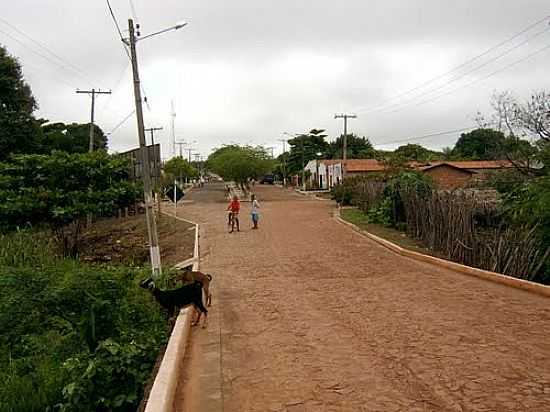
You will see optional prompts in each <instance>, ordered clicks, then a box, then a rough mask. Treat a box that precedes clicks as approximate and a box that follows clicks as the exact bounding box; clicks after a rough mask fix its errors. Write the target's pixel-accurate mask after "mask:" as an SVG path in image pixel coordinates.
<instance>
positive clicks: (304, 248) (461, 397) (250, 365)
mask: <svg viewBox="0 0 550 412" xmlns="http://www.w3.org/2000/svg"><path fill="white" fill-rule="evenodd" d="M222 187H223V186H222ZM209 191H210V192H209ZM218 192H219V193H221V192H222V190H219V191H217V189H216V187H215V186H207V187H206V188H205V189H204V190H203V193H202V194H198V195H197V198H196V202H195V203H194V204H191V205H189V207H188V208H187V209H186V210H185V211H184V213H185V215H186V216H188V217H192V218H194V219H195V220H197V221H199V222H202V223H203V227H202V235H203V237H202V239H201V250H202V252H201V253H202V254H203V256H204V259H203V260H202V266H201V268H202V269H203V270H206V271H208V272H210V273H212V274H213V276H214V282H213V284H212V285H213V288H212V289H213V292H214V300H213V305H214V306H213V307H212V311H211V312H213V313H214V314H215V315H216V316H218V317H219V325H220V329H219V330H217V329H216V327H215V325H212V324H211V325H210V326H209V329H208V330H206V331H203V330H197V329H196V330H194V331H193V336H192V338H191V339H192V348H193V350H192V351H190V358H189V359H187V360H186V368H188V370H186V371H185V373H184V375H183V378H184V379H183V382H182V383H181V384H180V389H179V400H180V403H179V405H178V410H180V411H186V410H195V411H211V410H221V409H220V408H219V405H220V404H221V405H222V407H223V410H224V411H225V412H245V411H258V412H260V411H261V412H265V411H281V412H282V411H288V412H298V411H316V412H317V411H339V412H342V411H350V412H351V411H353V412H357V411H380V412H382V411H383V412H387V411H390V412H391V411H408V412H421V411H422V412H424V411H449V412H450V411H453V412H454V411H456V412H458V411H498V412H506V411H537V412H538V411H550V340H549V339H548V330H549V329H550V300H549V299H548V298H544V297H540V296H537V295H534V294H530V293H528V292H524V291H521V290H517V289H513V288H510V287H506V286H502V285H498V284H494V283H490V282H487V281H483V280H481V279H477V278H473V277H468V276H465V275H462V274H459V273H455V272H453V271H450V270H446V269H441V268H438V267H436V266H432V265H429V264H425V263H421V262H416V261H413V260H410V259H407V258H405V257H401V256H398V255H396V254H394V253H392V252H391V251H389V250H387V249H385V248H383V247H381V246H379V245H378V244H376V243H374V242H373V241H371V240H369V239H366V238H364V237H362V236H361V235H359V234H357V233H355V232H354V231H353V230H351V229H350V228H348V227H346V226H344V225H341V224H339V223H337V222H336V221H335V220H334V219H333V218H332V210H331V205H330V203H329V202H326V201H325V202H323V201H316V200H311V199H307V198H305V197H302V196H300V195H296V194H293V193H290V192H288V191H283V190H281V189H278V188H274V187H262V186H257V187H256V193H257V195H258V198H259V201H260V203H261V206H262V216H261V220H260V230H257V231H255V230H251V229H250V222H249V220H250V219H249V216H248V215H247V213H248V208H249V205H248V204H243V210H242V213H241V219H242V221H241V227H242V228H243V229H244V230H243V232H241V233H233V234H228V233H227V232H226V226H225V223H224V222H225V213H224V209H225V207H224V204H223V203H221V202H219V203H218V202H216V201H215V200H216V199H219V197H217V196H218ZM208 193H210V194H211V196H210V197H209V195H208ZM218 335H219V336H218ZM206 342H207V343H208V345H210V346H208V347H211V348H213V349H212V353H213V352H214V350H217V351H219V352H220V355H221V356H220V357H219V361H218V360H216V362H218V363H219V374H218V375H216V374H212V375H211V376H208V379H207V380H206V381H207V382H211V383H212V386H213V387H216V386H218V387H219V388H220V392H221V401H219V399H211V398H212V397H211V398H209V397H208V396H207V395H208V394H206V395H205V393H204V392H208V391H210V390H212V389H211V388H200V387H197V386H196V385H197V384H198V383H199V382H204V381H205V380H204V379H203V380H202V381H201V380H200V379H199V378H197V377H198V376H200V375H201V374H202V373H203V372H204V370H206V366H208V367H209V368H211V366H212V364H213V362H212V361H210V360H209V357H206V356H200V355H201V353H200V351H199V352H197V351H196V350H195V349H194V348H196V347H197V346H200V345H201V344H202V345H203V346H204V345H206ZM216 379H218V380H219V382H216ZM189 405H192V406H189Z"/></svg>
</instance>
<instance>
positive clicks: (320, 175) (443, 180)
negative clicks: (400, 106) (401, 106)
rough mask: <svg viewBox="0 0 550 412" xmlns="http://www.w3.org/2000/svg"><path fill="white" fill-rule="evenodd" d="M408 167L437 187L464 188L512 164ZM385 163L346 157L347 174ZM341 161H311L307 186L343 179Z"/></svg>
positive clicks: (415, 164)
mask: <svg viewBox="0 0 550 412" xmlns="http://www.w3.org/2000/svg"><path fill="white" fill-rule="evenodd" d="M408 166H409V168H411V169H413V170H418V171H421V172H423V173H426V174H427V175H429V176H431V177H432V179H433V181H434V183H435V185H436V187H438V188H440V189H446V190H447V189H456V188H460V187H464V186H466V185H468V184H469V183H471V181H472V180H474V179H476V180H484V179H487V177H488V176H489V175H490V174H492V173H495V172H499V171H502V170H507V169H511V168H513V167H514V165H513V164H512V163H511V162H510V161H508V160H471V161H470V160H468V161H454V162H451V161H449V162H447V161H435V162H424V163H422V162H409V163H408ZM387 167H388V166H387V165H386V164H385V163H384V162H381V161H379V160H376V159H348V160H346V176H347V177H352V176H365V175H369V174H374V173H381V172H384V171H385V170H387ZM342 169H343V161H342V160H341V159H330V160H311V161H310V162H308V164H307V165H306V167H305V170H306V171H309V173H308V175H309V180H308V183H309V187H311V188H322V189H330V188H332V187H334V186H336V185H338V184H340V183H341V182H342V179H343V172H342Z"/></svg>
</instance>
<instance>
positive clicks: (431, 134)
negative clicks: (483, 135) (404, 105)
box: [373, 123, 494, 146]
mask: <svg viewBox="0 0 550 412" xmlns="http://www.w3.org/2000/svg"><path fill="white" fill-rule="evenodd" d="M492 125H494V123H489V124H487V126H492ZM477 128H479V126H470V127H463V128H460V129H454V130H447V131H444V132H435V133H430V134H425V135H421V136H415V137H409V138H403V139H398V140H391V141H388V142H382V143H373V145H375V146H387V145H390V144H395V143H406V142H410V141H412V140H423V139H428V138H430V137H436V136H444V135H447V134H452V133H460V132H465V131H468V130H473V129H477Z"/></svg>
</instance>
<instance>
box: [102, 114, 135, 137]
mask: <svg viewBox="0 0 550 412" xmlns="http://www.w3.org/2000/svg"><path fill="white" fill-rule="evenodd" d="M135 112H136V109H134V110H132V111H131V112H130V113H128V115H127V116H125V117H124V119H122V120H121V121H120V122H118V123H117V125H116V126H115V127H113V129H112V130H111V131H110V132H109V133H107V134H108V135H112V134H113V133H114V132H116V131H117V130H118V129H119V128H120V127H121V126H122V125H123V124H124V123H126V122H127V121H128V119H129V118H130V117H132V116H133V114H134V113H135Z"/></svg>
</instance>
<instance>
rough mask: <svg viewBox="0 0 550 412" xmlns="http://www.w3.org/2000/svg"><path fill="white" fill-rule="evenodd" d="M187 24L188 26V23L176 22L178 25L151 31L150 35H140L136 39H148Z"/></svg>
mask: <svg viewBox="0 0 550 412" xmlns="http://www.w3.org/2000/svg"><path fill="white" fill-rule="evenodd" d="M185 26H187V23H180V24H176V25H175V26H173V27H169V28H167V29H164V30H160V31H157V32H155V33H151V34H148V35H146V36H143V37H139V38H138V39H136V41H141V40H145V39H148V38H149V37H153V36H156V35H157V34H162V33H166V32H168V31H172V30H179V29H181V28H182V27H185Z"/></svg>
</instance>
